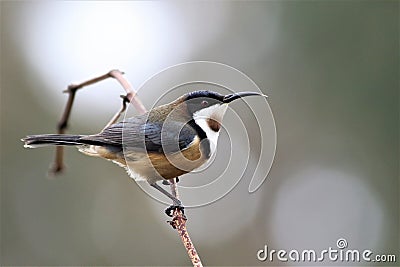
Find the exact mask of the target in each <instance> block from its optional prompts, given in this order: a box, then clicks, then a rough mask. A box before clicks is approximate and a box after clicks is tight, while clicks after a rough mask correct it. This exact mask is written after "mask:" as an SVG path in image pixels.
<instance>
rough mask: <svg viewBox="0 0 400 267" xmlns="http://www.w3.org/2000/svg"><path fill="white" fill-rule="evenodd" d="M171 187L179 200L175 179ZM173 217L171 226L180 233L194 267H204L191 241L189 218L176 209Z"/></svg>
mask: <svg viewBox="0 0 400 267" xmlns="http://www.w3.org/2000/svg"><path fill="white" fill-rule="evenodd" d="M170 187H171V192H172V195H173V196H175V197H176V198H178V199H179V192H178V186H177V183H176V182H175V179H174V180H173V181H172V182H171V185H170ZM173 216H174V217H173V219H172V221H169V224H170V225H171V226H172V228H174V229H176V231H177V232H178V234H179V236H180V238H181V240H182V243H183V246H184V247H185V249H186V251H187V253H188V256H189V258H190V260H191V261H192V264H193V266H196V267H202V266H203V264H202V263H201V260H200V257H199V254H197V251H196V248H195V246H194V244H193V242H192V240H191V239H190V236H189V232H188V230H187V228H186V221H187V218H186V216H185V214H183V212H182V210H180V209H175V210H174V212H173Z"/></svg>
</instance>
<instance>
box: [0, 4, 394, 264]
mask: <svg viewBox="0 0 400 267" xmlns="http://www.w3.org/2000/svg"><path fill="white" fill-rule="evenodd" d="M0 9H1V10H0V11H1V13H0V29H1V32H0V33H1V35H0V36H1V37H0V38H1V46H0V48H1V51H0V56H1V84H0V86H1V106H0V108H1V170H0V171H1V254H0V258H1V260H0V263H1V264H2V265H107V266H108V265H188V264H190V263H189V261H188V259H187V255H186V252H185V250H184V249H183V247H182V244H181V242H180V240H179V238H178V236H177V235H176V233H175V232H174V231H172V230H171V228H170V227H169V226H168V225H167V224H166V223H165V221H166V217H165V215H164V214H163V210H164V208H165V207H164V206H163V205H161V204H159V203H157V202H155V201H154V200H152V199H151V198H149V197H147V195H146V194H144V193H143V192H142V191H141V190H140V188H139V187H138V186H137V185H136V184H135V183H134V182H133V181H132V180H131V179H129V178H128V177H127V175H126V173H125V171H124V170H123V169H121V168H118V167H117V166H115V165H113V164H111V163H108V162H106V161H104V160H100V159H95V158H89V157H86V156H84V155H82V154H80V153H79V152H77V151H76V150H74V149H67V151H66V156H67V165H68V169H67V171H66V173H65V174H64V175H63V176H62V177H59V178H56V179H48V178H46V171H47V168H48V166H49V163H50V162H51V161H52V157H53V153H54V151H53V149H49V148H47V149H37V150H26V149H24V148H23V146H22V143H21V141H20V138H22V137H24V136H25V135H27V134H38V133H52V132H54V131H55V125H56V122H57V120H58V119H59V116H60V114H61V110H62V106H63V105H64V103H65V101H66V95H64V94H62V93H61V91H62V90H63V89H65V88H66V86H67V85H68V84H70V83H72V82H76V81H83V80H84V79H86V78H90V77H93V76H96V75H99V74H102V73H105V72H106V71H108V70H110V69H112V68H119V69H121V70H123V71H125V72H126V73H127V78H128V79H129V80H130V81H131V82H132V84H133V85H134V86H139V85H140V84H142V83H143V82H144V81H145V80H146V79H147V78H148V77H150V76H152V75H153V74H154V73H156V72H158V71H160V70H162V69H163V68H166V67H168V66H170V65H173V64H178V63H182V62H186V61H192V60H209V61H216V62H222V63H225V64H228V65H231V66H233V67H235V68H237V69H239V70H241V71H243V72H244V73H245V74H247V75H248V76H249V77H250V78H251V79H253V80H254V81H255V83H256V84H257V85H258V86H259V87H260V88H261V90H263V91H264V92H265V93H267V94H268V95H269V96H270V98H269V104H270V106H271V109H272V111H273V114H274V117H275V122H276V127H277V150H276V157H275V161H274V164H273V166H272V169H271V171H270V173H269V175H268V178H267V180H266V181H265V182H264V184H263V185H262V186H261V188H260V189H259V190H258V191H256V192H255V193H254V194H249V193H248V192H247V188H248V184H249V179H246V178H244V179H242V180H241V181H240V183H239V184H238V185H237V186H236V187H235V188H234V190H232V192H231V193H230V194H228V195H227V196H226V197H224V198H223V199H221V200H219V201H217V202H215V203H213V204H211V205H208V206H205V207H201V208H194V209H189V210H188V211H187V214H188V217H189V218H190V219H189V222H188V227H189V229H190V232H191V235H192V239H193V240H194V242H195V245H196V247H197V249H198V251H199V253H200V256H201V258H202V260H203V263H204V264H206V265H243V266H245V265H290V264H292V265H294V264H295V263H293V262H287V263H282V262H278V261H274V262H269V261H266V262H259V261H258V260H257V257H256V253H257V251H258V250H259V249H262V248H263V247H264V245H268V247H270V248H271V249H287V250H291V249H299V250H301V249H315V250H318V249H320V250H322V249H327V248H328V247H335V246H336V245H335V244H336V240H337V239H338V238H346V240H347V241H348V243H349V248H353V249H359V250H363V249H370V250H372V251H373V252H374V253H382V254H395V253H397V257H398V259H397V260H398V261H399V260H400V255H399V254H398V252H399V238H400V233H399V225H400V223H399V210H400V209H399V2H398V1H279V2H278V1H265V2H263V1H260V2H197V3H182V2H181V3H173V2H169V3H164V2H112V3H111V2H11V1H10V2H7V1H2V2H0ZM241 90H242V89H241ZM121 93H123V92H122V91H121V89H120V88H119V86H118V85H117V84H116V83H115V81H106V82H104V83H102V84H99V85H96V86H94V87H92V88H91V89H87V90H84V91H82V92H80V93H79V95H78V98H77V102H76V105H75V108H76V109H74V111H73V114H72V118H71V128H70V132H74V133H95V132H97V131H99V130H100V129H101V128H102V126H103V125H104V123H105V122H106V121H107V120H108V119H109V118H110V117H111V116H112V114H113V112H114V111H115V110H116V109H117V108H118V107H119V101H120V100H119V98H118V95H119V94H121ZM161 93H162V92H159V94H161ZM142 94H144V93H143V92H142ZM146 97H148V98H150V99H152V98H156V97H157V95H146ZM93 100H94V101H93ZM239 107H240V104H238V108H239ZM238 113H240V111H238ZM222 149H223V148H222ZM183 201H184V202H185V199H184V196H183ZM306 264H307V265H310V264H313V263H306ZM327 264H329V262H327ZM330 264H332V263H330ZM336 264H343V265H345V264H346V263H336ZM362 264H364V263H362ZM371 264H372V265H376V263H371ZM316 265H321V263H318V264H316ZM358 265H359V264H358ZM392 265H395V264H392Z"/></svg>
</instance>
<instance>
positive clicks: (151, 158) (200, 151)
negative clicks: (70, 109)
mask: <svg viewBox="0 0 400 267" xmlns="http://www.w3.org/2000/svg"><path fill="white" fill-rule="evenodd" d="M246 96H264V97H266V96H265V95H263V94H261V93H256V92H240V93H234V94H228V95H221V94H219V93H216V92H212V91H194V92H190V93H187V94H185V95H183V96H181V97H179V98H178V99H176V100H175V101H173V102H171V103H169V104H165V105H162V106H158V107H155V108H153V109H151V110H150V111H148V112H146V113H145V114H143V115H138V116H134V117H132V118H129V119H126V120H123V121H121V122H118V123H115V124H112V125H110V126H109V127H107V128H105V129H104V130H103V131H101V132H100V133H98V134H94V135H69V134H43V135H29V136H27V137H26V138H24V139H22V141H23V142H25V147H28V148H35V147H40V146H47V145H57V146H77V147H78V148H79V151H80V152H82V153H84V154H87V155H89V156H95V157H101V158H105V159H107V160H111V161H113V162H115V163H117V164H118V165H120V166H122V167H125V168H126V170H127V171H128V173H129V175H130V176H131V177H132V178H134V179H135V180H146V181H147V182H148V183H149V184H150V185H151V186H152V187H154V188H156V189H157V190H159V191H160V192H162V193H163V194H165V195H166V196H167V197H169V198H171V199H172V200H173V202H174V205H175V206H181V202H180V201H179V200H178V199H177V198H176V197H174V196H173V195H172V194H170V193H169V192H168V191H166V190H165V189H164V188H162V187H161V186H159V185H158V184H157V182H158V181H160V180H164V181H166V180H170V179H174V178H176V177H178V176H181V175H183V174H185V173H188V172H190V171H192V170H194V169H196V168H198V167H200V166H201V165H203V164H204V163H206V162H207V160H208V159H210V157H211V156H212V155H213V153H215V151H216V146H217V140H218V135H219V131H220V129H221V122H222V118H223V116H224V114H225V111H226V109H227V106H228V104H229V103H231V102H232V101H234V100H236V99H239V98H242V97H246Z"/></svg>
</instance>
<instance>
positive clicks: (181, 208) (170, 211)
mask: <svg viewBox="0 0 400 267" xmlns="http://www.w3.org/2000/svg"><path fill="white" fill-rule="evenodd" d="M176 210H177V211H180V212H181V213H182V215H183V216H185V207H184V206H182V205H172V206H169V207H168V208H167V209H166V210H165V213H166V214H167V215H168V216H169V217H172V216H174V211H176Z"/></svg>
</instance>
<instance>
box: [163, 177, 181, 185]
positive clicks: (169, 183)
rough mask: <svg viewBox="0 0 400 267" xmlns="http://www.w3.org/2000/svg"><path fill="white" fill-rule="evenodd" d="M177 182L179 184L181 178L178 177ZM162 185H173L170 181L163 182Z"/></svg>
mask: <svg viewBox="0 0 400 267" xmlns="http://www.w3.org/2000/svg"><path fill="white" fill-rule="evenodd" d="M175 181H176V183H178V182H179V178H178V177H176V178H175ZM162 184H163V185H171V182H170V181H168V180H163V181H162Z"/></svg>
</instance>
